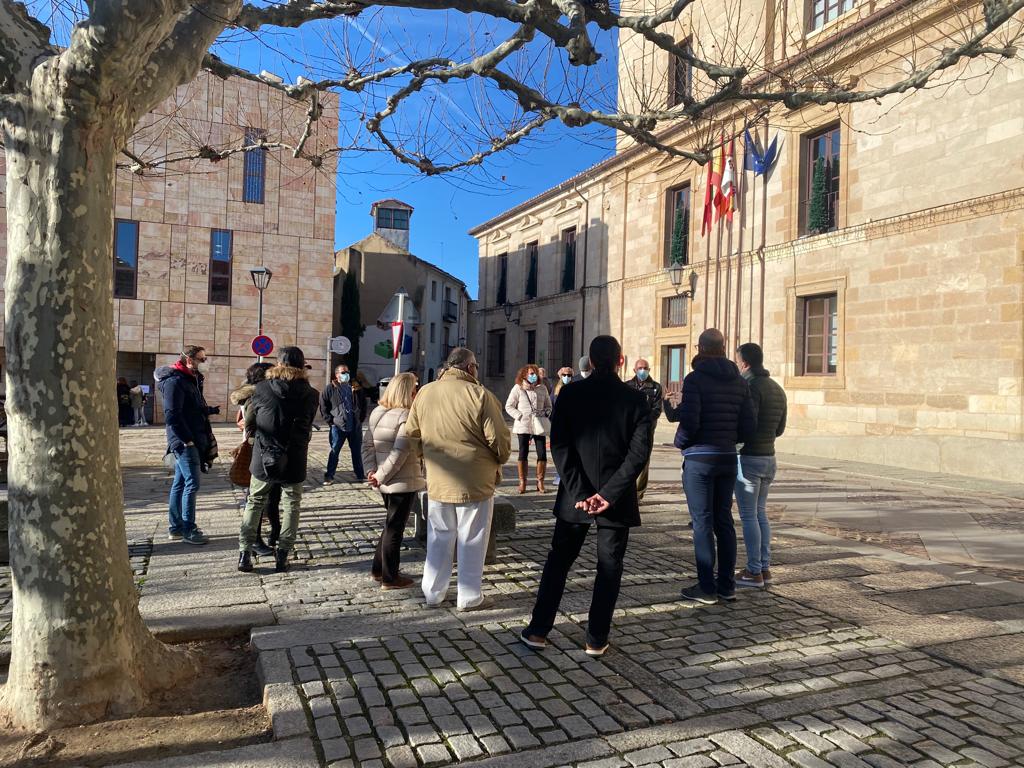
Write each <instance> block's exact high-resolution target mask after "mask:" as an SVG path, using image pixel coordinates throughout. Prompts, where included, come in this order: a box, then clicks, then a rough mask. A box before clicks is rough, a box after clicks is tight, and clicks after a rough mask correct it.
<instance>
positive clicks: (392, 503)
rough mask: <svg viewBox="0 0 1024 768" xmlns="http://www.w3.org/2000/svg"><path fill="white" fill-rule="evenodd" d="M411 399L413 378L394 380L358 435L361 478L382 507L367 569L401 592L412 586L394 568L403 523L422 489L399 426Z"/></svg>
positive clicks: (412, 454)
mask: <svg viewBox="0 0 1024 768" xmlns="http://www.w3.org/2000/svg"><path fill="white" fill-rule="evenodd" d="M415 396H416V377H415V376H413V374H411V373H402V374H399V375H398V376H395V378H393V379H392V380H391V381H390V382H389V383H388V386H387V388H386V389H385V390H384V393H383V395H381V398H380V404H379V405H378V406H377V407H376V408H374V409H373V412H372V413H371V414H370V418H369V419H367V421H366V431H365V432H364V433H363V467H364V469H365V470H366V472H367V475H366V479H367V480H368V481H369V483H370V485H371V486H373V487H374V488H376V489H377V490H379V491H380V492H381V494H382V495H383V497H384V508H385V509H387V518H386V519H385V521H384V531H383V532H382V533H381V535H380V540H379V541H378V542H377V552H376V553H375V554H374V556H373V568H372V570H371V575H372V576H373V578H374V579H375V580H376V581H379V582H380V583H381V588H383V589H406V588H408V587H411V586H412V585H413V584H414V583H415V582H414V581H413V580H412V579H410V578H409V577H408V576H405V575H403V574H401V573H399V570H398V565H399V557H400V553H401V549H402V537H403V535H404V533H405V524H406V523H407V522H408V520H409V513H410V511H411V510H412V505H413V501H414V500H415V498H416V493H417V492H418V491H422V490H423V489H424V488H426V481H425V480H424V478H423V468H422V466H421V465H420V460H419V458H418V457H417V456H416V454H415V452H414V451H413V449H412V444H411V443H410V442H409V440H408V439H406V437H405V422H406V420H407V419H408V418H409V409H410V408H411V407H412V401H413V398H414V397H415Z"/></svg>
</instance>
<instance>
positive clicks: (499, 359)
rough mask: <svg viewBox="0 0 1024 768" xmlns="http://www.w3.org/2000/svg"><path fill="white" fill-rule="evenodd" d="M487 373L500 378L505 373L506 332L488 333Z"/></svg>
mask: <svg viewBox="0 0 1024 768" xmlns="http://www.w3.org/2000/svg"><path fill="white" fill-rule="evenodd" d="M487 375H488V376H489V377H491V378H499V377H501V376H504V375H505V332H504V331H489V332H488V333H487Z"/></svg>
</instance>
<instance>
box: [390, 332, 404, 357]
mask: <svg viewBox="0 0 1024 768" xmlns="http://www.w3.org/2000/svg"><path fill="white" fill-rule="evenodd" d="M404 335H405V329H404V327H403V324H402V323H392V324H391V346H392V347H393V348H394V350H395V358H396V359H397V358H398V357H399V356H400V355H401V354H402V344H403V342H404V341H405V339H404V338H403V336H404Z"/></svg>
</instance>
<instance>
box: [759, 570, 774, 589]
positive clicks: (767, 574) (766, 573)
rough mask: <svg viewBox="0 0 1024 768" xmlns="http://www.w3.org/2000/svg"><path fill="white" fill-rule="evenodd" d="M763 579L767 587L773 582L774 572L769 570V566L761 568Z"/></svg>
mask: <svg viewBox="0 0 1024 768" xmlns="http://www.w3.org/2000/svg"><path fill="white" fill-rule="evenodd" d="M761 581H763V582H764V585H765V586H766V587H767V586H768V585H769V584H771V583H772V572H771V571H769V570H768V569H767V568H762V569H761Z"/></svg>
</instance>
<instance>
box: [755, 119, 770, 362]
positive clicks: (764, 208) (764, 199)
mask: <svg viewBox="0 0 1024 768" xmlns="http://www.w3.org/2000/svg"><path fill="white" fill-rule="evenodd" d="M770 134H771V130H770V126H769V125H768V116H767V115H765V119H764V142H765V143H764V146H765V147H767V146H768V137H769V135H770ZM768 170H769V169H767V168H766V169H765V172H764V174H762V175H763V176H764V188H763V189H762V195H761V247H760V248H759V249H758V252H757V255H758V259H759V260H760V262H761V301H760V304H759V305H758V309H759V310H760V318H759V323H758V331H757V343H758V344H760V345H761V346H762V347H763V346H764V249H765V243H766V237H765V234H766V232H767V230H768Z"/></svg>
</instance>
